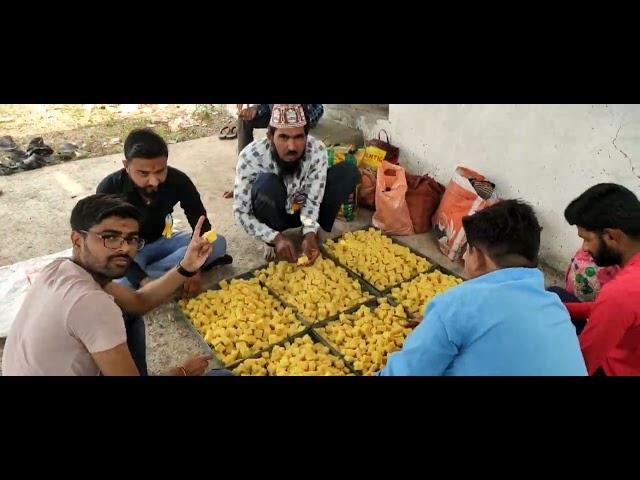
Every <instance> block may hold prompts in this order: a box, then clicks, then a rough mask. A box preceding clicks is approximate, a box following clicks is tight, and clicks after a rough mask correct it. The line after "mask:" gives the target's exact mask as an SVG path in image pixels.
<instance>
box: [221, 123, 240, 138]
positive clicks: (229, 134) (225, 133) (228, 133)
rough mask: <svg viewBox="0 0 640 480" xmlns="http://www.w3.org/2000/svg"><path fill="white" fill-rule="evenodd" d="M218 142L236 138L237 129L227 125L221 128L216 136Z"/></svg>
mask: <svg viewBox="0 0 640 480" xmlns="http://www.w3.org/2000/svg"><path fill="white" fill-rule="evenodd" d="M218 138H219V139H220V140H234V139H236V138H238V129H237V127H236V126H235V125H227V126H224V127H222V129H221V130H220V133H219V134H218Z"/></svg>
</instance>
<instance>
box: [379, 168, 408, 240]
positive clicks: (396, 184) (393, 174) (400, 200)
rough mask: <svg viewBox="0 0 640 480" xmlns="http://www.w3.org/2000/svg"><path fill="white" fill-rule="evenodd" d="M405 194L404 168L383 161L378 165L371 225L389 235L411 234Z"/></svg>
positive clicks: (405, 179)
mask: <svg viewBox="0 0 640 480" xmlns="http://www.w3.org/2000/svg"><path fill="white" fill-rule="evenodd" d="M406 194H407V178H406V175H405V171H404V168H402V167H400V166H399V165H394V164H392V163H389V162H384V161H383V162H382V163H381V164H380V167H378V175H377V179H376V213H374V214H373V226H374V227H376V228H379V229H380V230H382V231H383V232H385V233H387V234H389V235H413V233H414V231H413V223H412V222H411V215H410V214H409V206H408V205H407V201H406V198H405V197H406Z"/></svg>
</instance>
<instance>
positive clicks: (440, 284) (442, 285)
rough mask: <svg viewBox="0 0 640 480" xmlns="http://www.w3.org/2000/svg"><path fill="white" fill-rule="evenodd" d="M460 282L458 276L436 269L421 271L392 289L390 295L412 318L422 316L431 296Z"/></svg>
mask: <svg viewBox="0 0 640 480" xmlns="http://www.w3.org/2000/svg"><path fill="white" fill-rule="evenodd" d="M461 283H462V280H460V279H459V278H456V277H453V276H451V275H447V274H445V273H442V272H440V271H438V270H436V271H434V272H431V273H423V274H422V275H420V276H418V277H417V278H414V279H413V280H411V281H410V282H407V283H403V284H402V285H400V286H399V287H396V288H394V289H392V290H391V297H392V298H393V299H394V300H395V301H396V302H398V303H401V304H402V305H404V306H405V307H406V308H407V310H408V311H409V312H410V313H411V317H412V318H422V316H423V315H424V311H425V309H426V308H427V305H428V304H429V302H430V301H431V299H432V298H433V297H435V296H436V295H438V294H439V293H442V292H446V291H447V290H449V289H450V288H453V287H456V286H458V285H460V284H461Z"/></svg>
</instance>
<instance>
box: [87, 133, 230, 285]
mask: <svg viewBox="0 0 640 480" xmlns="http://www.w3.org/2000/svg"><path fill="white" fill-rule="evenodd" d="M124 156H125V159H124V160H123V162H122V163H123V167H124V168H122V169H120V170H119V171H117V172H115V173H112V174H111V175H109V176H107V177H106V178H105V179H103V180H102V181H101V182H100V184H99V185H98V188H97V189H96V193H105V194H119V195H122V196H123V197H124V198H125V199H126V200H127V202H129V203H130V204H132V205H133V206H134V207H136V208H137V209H138V210H140V212H141V213H142V224H141V227H140V237H141V238H142V239H144V241H145V242H146V247H145V249H144V250H142V251H141V252H139V253H138V254H137V255H136V257H135V261H134V262H133V263H132V264H131V266H130V267H129V269H128V270H127V274H126V275H125V279H126V281H124V282H122V283H124V284H125V285H128V286H132V287H134V288H138V287H140V286H143V285H145V284H146V283H147V282H149V281H151V280H153V279H155V278H159V277H161V276H162V275H163V274H164V273H165V272H167V271H168V270H170V269H171V268H173V266H174V265H175V264H176V261H177V260H179V259H180V258H182V256H183V255H184V252H185V250H186V248H187V245H188V244H189V240H190V238H191V233H190V232H180V233H176V232H174V231H173V209H174V208H175V206H176V205H177V204H178V203H180V206H181V207H182V209H183V210H184V213H185V215H186V217H187V220H188V221H189V224H190V225H191V228H192V229H193V228H195V226H196V223H197V222H198V219H199V218H200V217H201V216H202V215H204V216H205V222H204V225H203V226H202V233H205V232H208V231H209V230H211V223H210V222H209V220H208V219H207V218H206V217H207V211H206V210H205V208H204V205H203V204H202V200H201V199H200V194H199V193H198V190H197V188H196V187H195V185H194V184H193V182H192V181H191V179H190V178H189V177H188V176H187V175H186V174H185V173H183V172H181V171H180V170H178V169H176V168H173V167H169V166H168V165H167V162H168V158H169V149H168V147H167V144H166V142H165V141H164V139H163V138H162V137H161V136H160V135H158V134H157V133H155V132H154V131H152V130H150V129H146V128H143V129H137V130H133V131H132V132H131V133H129V135H128V136H127V138H126V140H125V142H124ZM226 253H227V242H226V240H225V238H224V237H223V236H222V235H220V234H218V238H217V239H216V241H215V242H214V243H213V251H212V252H211V256H210V257H209V258H208V259H207V261H206V262H205V264H204V265H203V270H208V269H209V268H212V267H214V266H216V265H219V264H229V263H231V262H232V261H233V259H232V258H231V257H230V256H228V255H227V254H226ZM200 286H201V276H200V273H198V274H197V275H194V277H193V278H190V279H189V281H187V282H185V286H184V290H185V291H184V293H185V295H186V296H190V295H192V294H195V293H198V292H199V289H200Z"/></svg>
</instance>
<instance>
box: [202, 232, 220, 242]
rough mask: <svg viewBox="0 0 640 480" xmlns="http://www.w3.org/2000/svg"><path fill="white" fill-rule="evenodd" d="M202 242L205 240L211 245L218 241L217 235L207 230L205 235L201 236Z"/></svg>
mask: <svg viewBox="0 0 640 480" xmlns="http://www.w3.org/2000/svg"><path fill="white" fill-rule="evenodd" d="M202 238H203V240H206V241H207V242H209V243H213V242H215V241H216V240H217V239H218V234H217V233H216V231H215V230H209V231H208V232H207V233H205V234H204V235H202Z"/></svg>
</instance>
